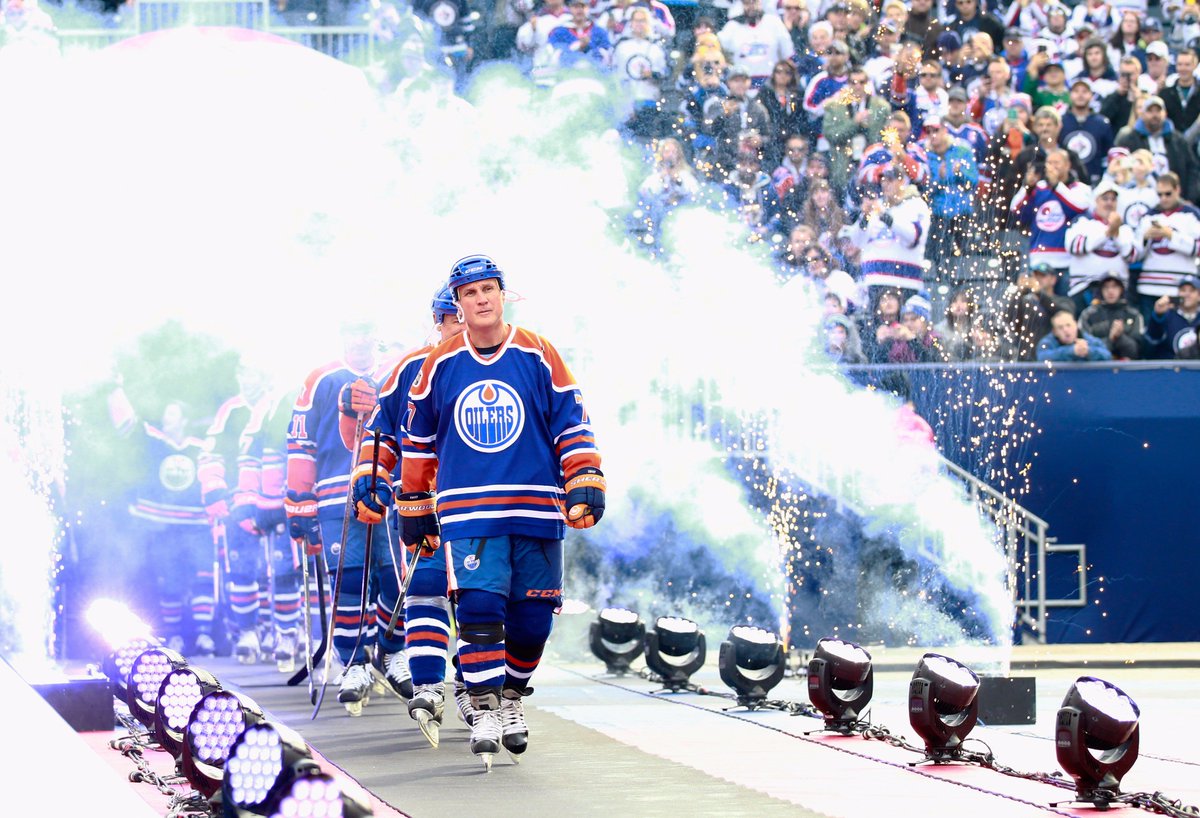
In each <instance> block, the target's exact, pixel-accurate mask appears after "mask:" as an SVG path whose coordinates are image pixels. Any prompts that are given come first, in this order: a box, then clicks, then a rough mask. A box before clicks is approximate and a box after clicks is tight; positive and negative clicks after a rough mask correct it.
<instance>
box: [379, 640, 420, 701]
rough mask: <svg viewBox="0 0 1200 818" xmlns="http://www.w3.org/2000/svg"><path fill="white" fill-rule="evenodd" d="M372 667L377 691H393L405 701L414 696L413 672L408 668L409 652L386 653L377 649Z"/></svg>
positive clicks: (392, 692)
mask: <svg viewBox="0 0 1200 818" xmlns="http://www.w3.org/2000/svg"><path fill="white" fill-rule="evenodd" d="M371 669H372V670H373V671H374V676H375V692H376V693H379V694H381V695H382V694H384V693H391V694H392V695H394V696H399V697H400V698H402V699H404V700H405V701H408V700H409V699H411V698H412V696H413V683H412V673H410V672H409V670H408V654H407V653H405V652H404V651H398V652H397V653H384V652H383V651H382V650H379V649H376V651H375V655H374V656H373V657H372V659H371Z"/></svg>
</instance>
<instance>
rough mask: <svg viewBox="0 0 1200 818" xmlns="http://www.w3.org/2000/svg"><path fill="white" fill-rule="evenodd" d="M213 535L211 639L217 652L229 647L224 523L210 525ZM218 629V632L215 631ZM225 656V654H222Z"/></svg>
mask: <svg viewBox="0 0 1200 818" xmlns="http://www.w3.org/2000/svg"><path fill="white" fill-rule="evenodd" d="M212 535H213V602H214V603H215V605H216V609H215V610H214V611H213V624H212V628H213V639H214V642H215V640H216V639H217V636H218V635H220V641H219V642H216V647H217V649H218V650H225V649H227V648H228V647H229V589H228V588H227V587H226V583H227V582H228V581H229V540H228V539H226V537H225V523H224V522H222V521H220V520H218V521H216V522H214V523H213V524H212ZM218 628H219V629H220V630H219V631H218V630H217V629H218ZM222 655H225V654H222Z"/></svg>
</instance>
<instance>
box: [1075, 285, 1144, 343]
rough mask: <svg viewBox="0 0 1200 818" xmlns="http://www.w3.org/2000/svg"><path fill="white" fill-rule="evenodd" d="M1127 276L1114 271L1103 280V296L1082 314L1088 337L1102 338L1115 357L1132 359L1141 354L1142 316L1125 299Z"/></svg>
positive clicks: (1080, 318)
mask: <svg viewBox="0 0 1200 818" xmlns="http://www.w3.org/2000/svg"><path fill="white" fill-rule="evenodd" d="M1125 281H1126V278H1125V277H1124V276H1122V275H1121V274H1120V273H1118V272H1116V271H1114V272H1112V273H1110V274H1108V275H1106V276H1105V277H1104V278H1103V279H1102V280H1101V281H1100V297H1099V298H1097V299H1096V300H1095V301H1093V302H1092V303H1091V304H1090V305H1089V306H1088V308H1087V309H1085V310H1084V311H1083V313H1082V314H1081V315H1080V316H1079V328H1080V329H1081V330H1082V331H1083V334H1084V337H1087V336H1089V335H1091V336H1095V337H1096V338H1102V339H1103V340H1104V343H1105V346H1107V347H1108V351H1109V352H1110V353H1111V354H1112V357H1113V358H1116V359H1117V360H1121V361H1132V360H1136V359H1137V358H1139V357H1141V356H1140V355H1139V354H1138V353H1139V348H1138V341H1139V339H1140V338H1141V337H1142V315H1141V313H1139V312H1138V311H1137V310H1135V309H1134V308H1133V307H1131V306H1129V303H1128V302H1127V301H1126V300H1125Z"/></svg>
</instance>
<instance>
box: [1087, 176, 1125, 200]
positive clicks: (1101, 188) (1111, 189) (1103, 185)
mask: <svg viewBox="0 0 1200 818" xmlns="http://www.w3.org/2000/svg"><path fill="white" fill-rule="evenodd" d="M1120 192H1121V191H1120V188H1118V187H1117V186H1116V185H1114V184H1113V183H1112V181H1111V180H1109V179H1104V180H1102V181H1101V182H1100V184H1098V185H1096V189H1095V190H1093V191H1092V198H1093V199H1099V198H1100V197H1101V196H1103V195H1104V194H1106V193H1120Z"/></svg>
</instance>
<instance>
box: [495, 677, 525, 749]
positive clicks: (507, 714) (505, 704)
mask: <svg viewBox="0 0 1200 818" xmlns="http://www.w3.org/2000/svg"><path fill="white" fill-rule="evenodd" d="M522 695H523V694H522V693H521V692H520V691H517V690H510V689H509V688H505V689H504V693H503V695H502V697H501V699H500V729H501V732H502V734H503V735H502V738H501V743H502V744H503V745H504V749H505V750H506V751H507V752H508V755H509V757H510V758H512V760H513V763H514V764H520V763H521V754H522V753H524V752H525V750H526V749H527V748H528V747H529V726H528V725H527V724H525V705H524V704H523V703H522V701H521V696H522Z"/></svg>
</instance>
